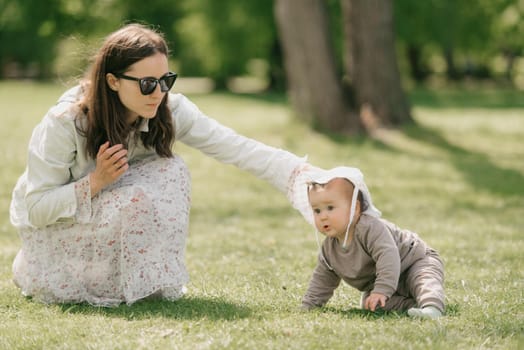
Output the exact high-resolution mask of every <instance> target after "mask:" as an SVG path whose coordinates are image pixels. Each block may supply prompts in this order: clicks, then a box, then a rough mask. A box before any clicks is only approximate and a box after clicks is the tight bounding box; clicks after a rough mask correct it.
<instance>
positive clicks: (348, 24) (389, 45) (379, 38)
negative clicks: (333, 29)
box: [342, 0, 412, 126]
mask: <svg viewBox="0 0 524 350" xmlns="http://www.w3.org/2000/svg"><path fill="white" fill-rule="evenodd" d="M342 12H343V18H344V36H345V42H346V43H347V46H346V47H345V50H346V55H348V58H346V60H345V64H347V66H346V70H347V72H348V76H349V78H350V81H351V84H352V85H353V89H354V91H355V94H356V101H357V104H358V108H359V109H360V111H361V118H363V120H364V124H366V125H367V124H369V116H371V119H372V122H373V125H377V124H379V125H383V126H393V125H400V124H402V123H406V122H410V121H412V118H411V115H410V108H409V104H408V102H407V99H406V96H405V95H404V91H403V90H402V86H401V80H400V73H399V70H398V65H397V58H396V52H395V36H394V28H393V1H392V0H342Z"/></svg>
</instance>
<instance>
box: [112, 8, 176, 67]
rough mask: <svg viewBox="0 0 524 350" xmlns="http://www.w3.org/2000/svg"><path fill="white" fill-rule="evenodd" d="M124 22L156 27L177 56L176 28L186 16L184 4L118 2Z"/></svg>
mask: <svg viewBox="0 0 524 350" xmlns="http://www.w3.org/2000/svg"><path fill="white" fill-rule="evenodd" d="M117 2H118V4H117V5H118V7H119V12H120V13H121V15H122V18H123V19H124V20H123V22H139V23H144V24H148V25H152V26H154V27H155V28H156V29H158V30H159V31H161V32H162V33H164V35H165V39H166V40H167V42H168V45H169V47H170V48H171V50H173V51H174V52H173V56H174V57H175V56H176V55H177V52H176V48H177V47H176V44H177V43H178V41H179V39H178V33H177V30H176V26H177V23H178V21H180V19H181V18H182V16H183V15H184V11H183V9H182V2H180V1H172V0H154V1H143V0H117Z"/></svg>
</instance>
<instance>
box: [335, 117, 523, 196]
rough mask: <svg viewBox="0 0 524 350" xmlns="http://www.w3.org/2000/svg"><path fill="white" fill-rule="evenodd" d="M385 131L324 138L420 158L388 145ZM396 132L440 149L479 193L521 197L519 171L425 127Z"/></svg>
mask: <svg viewBox="0 0 524 350" xmlns="http://www.w3.org/2000/svg"><path fill="white" fill-rule="evenodd" d="M389 132H390V131H388V130H386V131H385V133H384V134H377V136H374V137H371V138H370V137H366V136H356V137H348V136H344V135H340V134H326V135H327V136H328V137H329V138H330V139H331V141H332V142H335V143H337V144H339V145H341V146H351V145H357V146H361V145H362V144H363V143H365V142H371V143H372V144H373V147H374V148H375V149H378V150H381V151H383V152H391V153H392V154H399V153H404V154H411V155H413V159H417V158H423V157H424V155H421V154H418V153H417V152H416V151H414V150H407V149H403V148H399V147H397V146H395V145H394V144H392V143H391V142H389V140H388V137H387V134H388V133H389ZM400 132H401V133H403V134H404V135H405V136H406V137H408V138H410V139H411V140H413V141H416V142H419V143H425V144H429V145H431V146H433V147H438V148H440V149H441V150H442V151H443V152H444V153H445V154H446V156H447V157H448V158H449V161H450V163H451V164H452V165H453V166H454V167H455V168H456V169H457V170H458V171H460V172H461V173H462V174H463V175H464V178H465V179H466V181H467V182H468V183H469V184H470V185H471V186H472V187H475V188H476V189H478V190H479V191H489V192H492V193H494V194H497V195H502V196H515V195H516V196H522V195H524V175H523V174H521V173H520V172H519V171H517V170H514V169H507V168H502V167H499V166H497V165H496V164H494V163H493V162H492V161H491V160H490V159H489V157H488V156H487V155H485V154H482V153H478V152H474V151H470V150H467V149H465V148H462V147H460V146H457V145H455V144H453V143H451V142H449V141H448V140H447V139H446V138H445V137H444V136H442V134H441V133H440V132H439V131H437V130H435V129H432V128H430V127H427V126H422V125H419V124H415V123H413V124H409V125H406V126H405V127H404V128H402V129H401V130H400ZM384 135H386V136H384ZM442 180H443V181H445V180H446V179H442Z"/></svg>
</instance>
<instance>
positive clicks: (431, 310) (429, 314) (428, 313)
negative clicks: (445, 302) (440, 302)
mask: <svg viewBox="0 0 524 350" xmlns="http://www.w3.org/2000/svg"><path fill="white" fill-rule="evenodd" d="M408 315H409V316H411V317H415V318H426V319H431V320H436V319H437V318H439V317H440V316H442V312H440V310H439V309H437V308H436V307H434V306H426V307H423V308H420V309H419V308H416V307H413V308H411V309H409V310H408Z"/></svg>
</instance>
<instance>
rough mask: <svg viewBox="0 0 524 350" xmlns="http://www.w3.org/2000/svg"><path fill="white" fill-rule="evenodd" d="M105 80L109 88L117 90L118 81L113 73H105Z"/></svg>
mask: <svg viewBox="0 0 524 350" xmlns="http://www.w3.org/2000/svg"><path fill="white" fill-rule="evenodd" d="M106 82H107V85H108V86H109V88H110V89H111V90H113V91H118V88H119V87H120V81H119V80H118V78H117V77H115V75H114V74H113V73H107V74H106Z"/></svg>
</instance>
